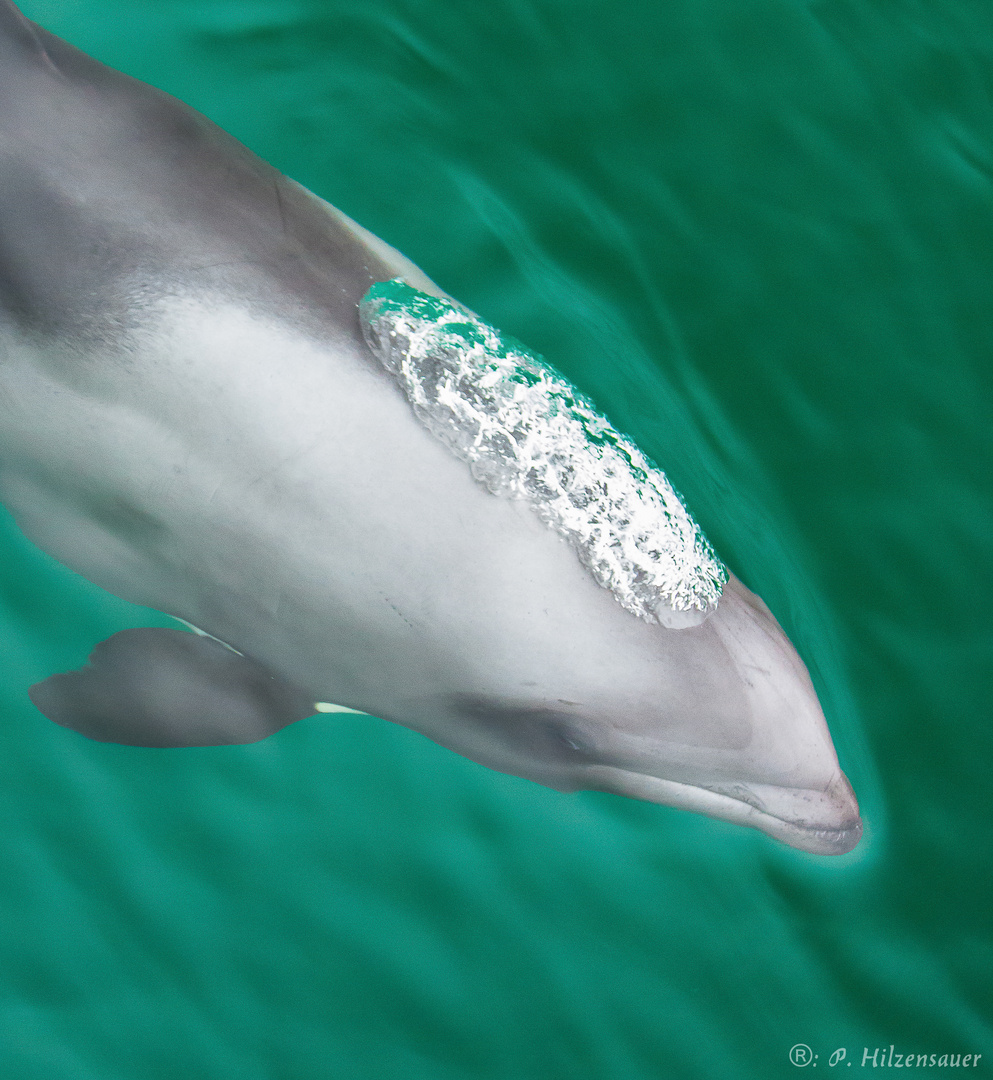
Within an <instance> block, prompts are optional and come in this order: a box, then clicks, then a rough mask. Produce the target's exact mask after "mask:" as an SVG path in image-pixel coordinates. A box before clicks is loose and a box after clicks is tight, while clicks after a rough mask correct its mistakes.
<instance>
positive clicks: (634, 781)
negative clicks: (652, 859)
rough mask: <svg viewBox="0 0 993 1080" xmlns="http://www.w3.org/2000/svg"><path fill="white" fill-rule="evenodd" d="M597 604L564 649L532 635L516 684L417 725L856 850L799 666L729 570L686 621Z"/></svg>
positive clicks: (488, 753) (464, 700)
mask: <svg viewBox="0 0 993 1080" xmlns="http://www.w3.org/2000/svg"><path fill="white" fill-rule="evenodd" d="M615 607H616V605H615ZM597 614H599V616H600V618H599V619H598V620H597V625H596V626H588V627H587V628H586V630H585V632H583V633H580V634H577V633H576V628H575V625H573V628H572V632H571V633H569V634H568V637H567V641H568V643H569V645H568V647H566V648H565V649H562V648H559V647H556V646H552V645H551V644H550V642H549V641H548V639H547V638H544V639H542V637H541V636H540V635H539V636H538V637H537V638H535V639H532V640H531V641H530V642H529V643H528V647H527V649H526V650H524V651H526V652H527V653H528V654H529V658H528V659H525V658H524V657H523V656H522V658H521V663H522V665H523V666H524V668H525V669H527V673H528V674H530V676H531V678H528V679H522V680H521V683H520V691H519V693H517V694H515V695H513V696H508V695H507V693H506V684H504V686H503V687H502V688H501V691H500V692H495V691H487V690H486V689H481V690H477V691H476V692H468V693H458V694H454V695H452V696H451V697H450V698H449V700H448V702H447V705H446V707H445V708H444V710H443V711H444V712H445V713H446V714H447V716H446V722H445V723H444V724H443V727H442V728H441V733H440V734H439V732H438V730H437V729H435V730H432V729H433V728H434V725H428V727H427V728H426V730H427V732H428V734H430V735H431V736H432V737H433V738H436V739H437V740H438V741H440V742H443V743H445V744H446V745H449V746H451V747H452V748H453V749H455V750H457V751H458V752H459V753H461V754H463V755H465V756H466V757H469V758H472V759H473V760H475V761H478V762H480V763H481V764H484V765H487V766H489V767H491V768H495V769H498V770H500V771H503V772H508V773H512V774H514V775H518V776H523V777H526V778H528V779H531V780H535V781H537V782H539V783H542V784H545V785H547V786H550V787H554V788H557V789H559V790H563V791H573V790H584V789H585V790H598V791H608V792H613V793H615V794H618V795H625V796H629V797H632V798H638V799H644V800H647V801H649V802H656V803H661V804H664V805H668V806H674V807H679V808H682V809H686V810H693V811H696V812H698V813H702V814H706V815H709V816H710V817H714V818H720V819H723V820H726V821H731V822H735V823H737V824H742V825H749V826H752V827H754V828H757V829H760V830H761V831H763V832H765V833H767V834H768V835H769V836H772V837H774V838H776V839H778V840H781V841H783V842H785V843H787V844H789V845H790V846H792V847H795V848H798V849H800V850H802V851H808V852H812V853H815V854H822V855H833V854H843V853H845V852H847V851H850V850H851V849H852V848H853V847H855V845H856V844H857V843H858V840H859V837H860V836H861V833H862V822H861V819H860V817H859V809H858V803H857V802H856V799H855V795H854V793H853V791H852V788H851V786H850V784H849V783H848V780H847V779H846V777H845V775H844V773H843V772H842V771H841V769H840V767H839V765H838V759H837V756H836V754H835V751H834V747H833V744H832V741H831V736H830V734H829V733H828V728H827V724H826V722H825V719H824V714H823V712H822V711H821V707H820V705H819V703H818V700H817V696H816V694H815V692H814V688H813V686H812V684H811V681H810V677H809V675H808V673H807V669H806V667H805V666H804V664H803V661H802V660H801V659H800V657H799V656H798V654H797V652H796V650H795V649H794V648H793V646H792V645H791V644H790V642H789V640H788V638H787V637H786V635H785V634H784V633H783V631H782V629H781V628H780V626H779V624H778V623H777V621H776V619H775V618H774V616H773V615H772V613H771V612H770V611H769V609H768V608H767V607H766V605H765V604H764V603H763V602H762V601H761V600H760V599H759V598H758V597H757V596H756V595H755V594H754V593H752V592H750V591H749V590H748V589H747V588H746V587H745V586H744V585H743V584H742V583H741V582H740V581H739V580H738V579H737V578H735V577H733V576H732V577H730V580H729V581H728V584H727V585H726V586H725V588H724V591H723V595H722V597H721V599H720V602H719V604H718V606H717V609H716V610H715V611H714V612H713V613H712V614H711V615H710V616H709V618H707V620H706V621H705V622H704V623H703V624H702V625H698V626H694V627H688V628H683V629H669V628H667V627H664V626H661V625H654V626H650V625H646V624H645V623H643V622H640V621H639V620H636V619H634V618H632V617H631V616H630V615H628V614H627V613H625V612H623V611H618V612H617V613H616V614H615V613H609V614H608V617H607V618H604V617H603V616H604V614H605V613H604V612H599V613H597ZM531 625H535V624H534V623H532V624H531ZM552 632H553V633H556V634H565V628H564V627H562V626H560V627H558V628H557V630H555V631H552ZM501 648H503V650H504V652H507V651H508V647H507V646H506V645H504V646H501ZM570 652H571V653H572V656H571V659H570ZM529 660H530V661H532V662H531V663H530V664H529Z"/></svg>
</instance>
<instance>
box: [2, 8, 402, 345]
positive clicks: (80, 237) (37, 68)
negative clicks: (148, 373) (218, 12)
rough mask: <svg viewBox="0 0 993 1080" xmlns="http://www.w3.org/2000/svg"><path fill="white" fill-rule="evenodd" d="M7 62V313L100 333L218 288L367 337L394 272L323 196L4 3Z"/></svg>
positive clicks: (50, 329)
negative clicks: (175, 299) (369, 302)
mask: <svg viewBox="0 0 993 1080" xmlns="http://www.w3.org/2000/svg"><path fill="white" fill-rule="evenodd" d="M0 57H2V58H3V65H2V68H3V72H2V74H0V308H2V313H3V315H5V316H6V317H7V318H9V319H13V320H16V321H17V322H18V323H19V324H21V325H23V326H26V327H31V328H32V329H34V330H36V331H39V332H41V333H44V334H51V335H58V336H59V337H61V338H65V337H66V336H71V337H78V338H80V339H84V340H91V341H92V340H94V338H96V339H99V338H101V337H102V336H105V335H108V334H110V335H113V334H115V333H116V332H118V331H119V330H120V328H122V327H124V326H126V325H127V324H128V323H129V322H133V320H134V319H135V318H136V317H138V318H140V312H141V310H142V298H143V296H146V297H147V298H148V299H153V298H154V297H155V295H156V294H159V295H161V294H169V293H171V292H172V291H174V290H184V291H202V292H214V293H217V292H220V293H222V294H224V293H226V294H229V295H231V296H237V297H238V299H239V302H240V303H242V304H251V305H253V306H254V307H256V308H257V310H258V311H259V312H260V313H264V312H265V311H275V312H278V313H279V316H280V317H281V318H283V319H285V318H286V312H287V309H288V307H290V306H292V307H293V308H294V309H295V311H294V314H295V317H296V318H297V319H298V321H299V325H300V328H301V329H306V330H307V331H308V332H311V333H314V334H317V335H327V334H328V333H336V334H341V333H343V332H344V333H347V334H349V335H352V334H354V335H356V340H357V335H358V324H357V319H356V305H357V303H358V301H359V300H360V299H361V297H362V295H363V294H364V293H365V291H366V290H367V288H368V287H369V285H370V284H372V282H373V281H376V280H382V279H383V278H385V277H389V276H390V273H391V268H390V267H388V266H386V265H385V264H384V263H382V262H381V261H380V260H379V259H377V257H376V255H375V253H374V252H372V251H371V250H370V249H369V247H368V246H367V245H365V244H363V243H362V242H361V241H360V240H359V239H358V238H357V237H356V235H355V233H354V232H353V231H352V230H350V229H349V228H348V227H347V226H346V225H345V224H344V223H343V222H342V221H340V220H338V219H336V218H335V217H334V216H332V215H331V214H329V213H328V209H327V208H326V206H325V205H324V204H323V203H321V202H320V200H317V199H315V198H314V197H313V196H311V195H309V193H307V192H306V191H304V189H303V188H301V187H299V185H297V184H294V183H293V182H292V181H289V180H287V178H286V177H284V176H283V175H282V174H280V173H279V172H278V171H277V170H276V169H274V168H273V167H272V166H270V165H268V164H267V163H265V162H264V161H262V160H261V159H259V158H258V157H256V156H255V155H254V154H252V153H251V152H250V151H248V150H247V149H246V148H245V147H244V146H243V145H242V144H241V143H239V142H238V141H237V140H236V139H234V138H233V137H232V136H230V135H228V134H227V133H225V132H224V131H222V130H221V129H220V128H218V127H217V126H216V125H214V124H213V123H211V122H210V121H209V120H207V119H206V118H205V117H203V116H201V115H200V114H198V113H197V112H195V111H194V110H193V109H190V108H189V107H188V106H186V105H184V104H183V103H181V102H179V101H177V100H176V99H175V98H173V97H171V96H170V95H168V94H165V93H163V92H161V91H159V90H156V89H154V88H153V87H151V86H148V85H146V84H144V83H142V82H139V81H138V80H136V79H132V78H130V77H129V76H127V75H123V74H121V73H120V72H116V71H113V70H112V69H110V68H107V67H105V66H104V65H102V64H100V63H99V62H97V61H95V60H93V59H91V58H90V57H88V56H86V55H85V54H84V53H82V52H80V51H79V50H78V49H75V48H74V47H72V46H71V45H68V44H67V43H66V42H64V41H61V40H60V39H59V38H56V37H55V36H54V35H52V34H49V33H48V32H46V31H45V30H43V29H41V28H40V27H35V26H34V25H33V24H30V23H28V22H27V21H26V20H25V19H24V18H23V17H22V16H21V15H20V14H19V13H18V12H17V11H16V9H15V8H13V7H12V5H10V4H9V3H8V2H7V0H0ZM96 312H99V313H100V316H99V317H100V318H102V320H103V325H100V324H99V323H95V322H94V319H95V314H94V313H96Z"/></svg>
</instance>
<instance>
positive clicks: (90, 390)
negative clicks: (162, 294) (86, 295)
mask: <svg viewBox="0 0 993 1080" xmlns="http://www.w3.org/2000/svg"><path fill="white" fill-rule="evenodd" d="M125 344H126V347H118V348H117V349H116V350H115V355H114V356H113V363H108V359H109V358H108V356H106V355H104V356H103V357H101V358H100V360H101V362H100V365H99V367H97V366H96V365H94V364H93V363H91V361H90V359H89V358H88V357H87V356H85V355H84V356H81V357H67V356H66V355H56V354H46V353H45V350H44V349H43V348H40V347H39V346H37V345H35V344H29V343H26V342H19V343H16V344H15V343H8V347H7V361H6V363H5V364H4V367H3V375H2V378H3V385H4V391H3V392H4V395H5V397H6V400H7V402H8V406H7V408H6V410H5V414H4V421H3V422H4V424H5V425H6V431H5V432H4V440H5V445H6V446H7V447H8V453H7V461H6V465H5V468H4V472H3V476H2V480H0V483H2V487H3V490H2V496H3V499H4V501H5V502H6V503H7V505H8V506H9V507H10V508H11V510H12V512H13V513H14V515H15V517H16V518H17V520H18V522H19V523H20V524H21V526H22V528H23V529H24V530H25V532H26V533H27V534H28V535H29V536H30V537H31V538H32V539H33V540H34V541H35V542H36V543H38V544H39V545H40V546H41V547H43V548H44V549H45V550H47V551H49V552H51V553H52V554H54V555H55V556H56V557H57V558H58V559H60V561H62V562H64V563H66V565H68V566H70V567H72V568H73V569H74V570H76V571H77V572H79V573H81V574H82V575H83V576H85V577H87V578H89V579H90V580H92V581H95V582H96V583H98V584H100V585H101V586H103V587H105V588H107V589H108V590H110V591H112V592H114V593H115V594H117V595H119V596H122V597H124V598H125V599H128V600H131V601H133V602H136V603H141V604H146V605H148V606H151V607H156V608H158V609H160V610H165V611H168V612H170V613H171V614H174V615H177V616H179V617H180V618H183V619H186V620H188V621H189V622H191V623H193V624H195V625H197V626H200V627H202V628H203V629H205V630H207V631H208V632H209V633H211V634H213V635H215V636H217V637H219V638H221V639H222V640H226V641H229V642H231V643H232V644H235V645H236V646H237V647H239V648H242V649H246V650H249V651H251V652H252V653H253V654H254V655H257V656H260V657H262V658H264V659H265V660H266V662H267V663H269V664H271V665H272V666H273V667H275V668H276V669H277V670H279V671H280V672H282V673H283V674H285V675H286V676H287V677H288V678H291V679H293V680H294V681H295V682H297V683H298V684H302V685H305V686H307V687H308V688H309V689H312V690H313V692H314V694H315V697H318V698H319V697H330V698H332V699H333V700H338V701H342V702H343V703H346V704H347V703H348V702H349V701H362V702H364V703H365V705H366V707H367V708H368V707H369V702H370V700H372V701H373V702H375V701H376V700H377V698H378V699H381V700H382V699H384V695H383V690H382V680H381V678H380V677H379V670H380V669H379V668H372V669H370V664H369V659H368V652H369V649H370V648H375V650H376V653H377V655H378V656H380V657H381V658H382V659H381V663H382V665H383V666H384V667H388V668H389V670H390V672H391V679H390V684H391V685H399V686H402V687H403V688H404V690H403V693H404V698H405V700H404V701H391V700H388V699H385V700H382V704H383V709H384V711H391V710H393V709H399V708H402V707H403V706H404V705H407V706H409V705H410V704H411V703H412V702H416V701H417V700H418V699H423V700H427V699H429V698H430V699H436V698H437V697H438V696H439V693H442V694H443V693H445V692H446V691H451V692H453V693H454V692H458V690H459V689H460V688H462V687H464V686H466V685H474V686H477V687H479V691H480V692H481V693H485V692H487V691H488V690H489V689H490V688H491V687H494V688H495V687H502V688H503V692H504V693H506V688H507V686H508V684H510V685H514V684H517V685H519V686H520V688H521V692H522V693H525V692H526V688H527V687H528V686H529V685H533V684H534V683H535V682H537V681H538V680H539V679H540V680H542V681H547V679H548V678H549V674H550V672H551V673H554V670H555V667H556V664H557V663H560V664H561V667H562V669H563V671H566V670H570V671H571V670H574V669H575V666H576V662H577V659H582V660H583V661H584V662H585V665H586V668H587V670H590V671H593V670H595V669H596V667H597V665H598V663H600V662H601V661H600V657H599V656H598V650H596V649H593V648H592V647H591V649H590V653H589V655H588V656H586V657H582V650H583V642H584V636H583V635H582V634H581V633H580V634H578V635H577V632H576V631H577V625H576V624H577V620H582V619H589V618H590V611H591V608H590V604H591V603H592V605H593V611H594V612H596V613H597V614H598V615H599V623H600V625H599V628H598V631H599V633H600V634H602V633H603V630H604V624H607V625H609V624H610V623H612V622H614V623H616V625H617V632H618V633H620V634H624V633H629V634H630V632H631V630H632V629H633V630H635V631H638V630H641V629H642V627H641V626H640V625H639V624H638V623H636V622H634V621H633V620H631V619H630V618H629V617H628V616H627V615H626V614H625V613H624V612H623V611H621V610H620V609H619V608H618V607H617V605H616V603H615V602H614V600H613V598H612V597H611V596H610V594H609V593H608V592H606V591H604V590H603V589H601V588H599V587H598V586H597V585H596V584H595V583H594V582H593V581H592V580H591V579H590V578H589V576H588V575H587V574H586V572H585V571H584V570H583V568H582V567H581V566H580V564H579V563H578V561H577V560H576V558H575V555H574V553H573V552H572V551H571V550H570V549H569V548H568V547H567V546H566V545H565V544H564V543H562V542H561V541H560V540H559V539H558V538H557V537H556V536H555V535H554V534H553V533H552V532H550V531H549V530H548V529H546V528H545V527H544V526H542V525H541V523H540V522H539V521H538V520H537V519H536V518H535V517H534V515H533V514H532V513H531V512H530V511H529V510H528V509H527V508H526V507H524V506H522V505H521V504H518V503H515V502H513V501H509V500H503V499H496V498H494V497H493V496H492V495H490V494H489V493H488V492H486V491H485V490H484V489H483V488H481V487H480V486H479V485H478V484H476V483H475V482H474V481H473V480H472V479H471V477H470V475H469V473H468V470H466V469H465V467H464V466H463V465H462V463H460V462H459V461H457V460H456V459H455V458H454V457H453V456H452V455H451V454H450V453H449V452H448V451H447V450H446V449H445V448H444V447H443V446H442V445H441V444H439V443H438V442H437V441H436V440H435V439H434V438H432V437H431V436H430V434H429V433H428V432H427V431H426V430H424V429H423V428H422V427H421V426H420V425H418V424H416V423H415V422H413V420H412V417H411V415H410V410H409V405H408V404H407V403H406V401H405V400H404V399H403V398H402V396H401V394H400V393H399V392H398V391H397V389H396V388H395V386H394V385H393V384H392V382H391V381H390V380H389V379H388V378H387V377H386V376H385V375H384V374H383V373H381V372H380V371H378V370H377V369H376V367H375V366H374V364H373V363H372V362H370V358H369V357H368V356H367V355H364V354H363V353H362V346H361V342H360V341H358V340H356V341H351V340H349V339H347V338H345V339H343V340H340V341H337V342H332V343H329V344H328V345H325V346H322V345H320V344H318V343H315V342H313V341H311V340H308V339H307V338H306V337H304V336H302V335H298V334H295V333H294V332H293V331H291V330H289V329H287V328H285V327H283V326H276V325H273V324H272V323H267V322H265V321H262V320H259V319H257V318H254V317H253V316H252V315H250V314H249V313H247V312H245V311H242V310H239V309H237V308H234V307H231V306H230V305H222V304H218V305H207V304H203V303H202V302H193V301H182V302H170V303H169V304H167V305H165V306H164V308H163V310H162V311H161V313H160V314H159V315H158V317H157V319H156V320H155V321H154V322H150V323H149V324H147V327H146V329H145V330H143V331H141V332H139V333H137V334H134V335H131V336H130V337H128V338H127V339H125ZM108 369H110V370H111V371H113V372H115V377H108V376H107V372H108ZM94 370H96V371H98V372H99V375H92V374H91V372H92V371H94ZM73 376H75V377H73ZM121 376H123V377H121ZM56 433H57V438H56V437H55V435H56ZM67 448H69V452H68V455H67ZM67 461H68V462H69V464H68V465H67ZM400 520H402V521H403V523H404V526H403V528H402V530H400V529H398V526H397V522H398V521H400ZM234 553H236V555H237V557H233V554H234ZM525 626H530V627H532V634H531V637H530V639H529V637H528V634H527V633H522V627H525ZM440 628H443V633H439V629H440ZM645 629H648V628H645ZM536 635H537V637H540V641H538V640H536ZM635 636H637V635H635ZM601 640H602V638H601ZM439 642H443V643H444V644H443V647H440V646H439V645H438V643H439ZM453 643H454V645H453ZM537 644H540V645H541V660H540V662H539V661H538V660H537V659H536V657H537V654H536V651H535V646H536V645H537ZM556 649H557V650H558V653H559V656H558V657H556V655H555V653H556ZM549 650H551V653H550V652H549ZM539 664H540V670H538V667H539ZM636 666H637V665H636V664H635V663H633V664H632V671H634V670H635V668H636ZM635 683H636V684H635ZM642 683H643V680H635V682H634V683H633V684H632V685H630V687H629V688H628V690H627V693H629V694H630V696H631V700H632V702H634V701H635V700H636V699H637V697H638V695H639V694H641V693H644V691H645V690H646V687H645V686H644V685H642ZM567 689H568V692H569V693H571V694H573V695H575V694H576V693H577V690H576V687H575V685H574V680H573V684H572V685H570V686H569V687H568V688H567ZM618 689H619V691H620V692H621V693H622V694H623V693H625V691H624V688H623V687H619V688H618ZM647 689H650V688H647ZM563 693H566V687H565V685H564V684H563Z"/></svg>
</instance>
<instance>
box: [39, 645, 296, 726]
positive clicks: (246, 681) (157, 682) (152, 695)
mask: <svg viewBox="0 0 993 1080" xmlns="http://www.w3.org/2000/svg"><path fill="white" fill-rule="evenodd" d="M29 693H30V695H31V700H32V701H33V702H34V703H35V706H36V707H37V708H38V709H39V710H40V711H41V712H43V713H44V714H45V715H46V716H47V717H48V718H49V719H50V720H54V721H55V723H57V724H61V725H62V726H63V727H67V728H72V729H73V731H78V732H79V733H80V734H82V735H85V736H87V738H90V739H97V740H99V741H100V742H115V743H123V744H125V745H127V746H157V747H167V746H223V745H228V744H234V743H251V742H257V741H258V740H259V739H264V738H265V737H266V736H267V735H271V734H272V733H273V732H274V731H278V730H279V729H280V728H283V727H286V725H287V724H292V723H293V721H294V720H302V719H303V718H304V717H305V716H310V715H311V714H312V713H313V712H314V711H315V706H314V700H313V697H312V696H310V695H307V694H306V693H304V692H303V691H300V690H298V689H297V688H296V687H294V686H291V685H290V684H289V683H287V682H286V681H285V680H284V679H282V678H281V677H279V676H277V675H273V674H272V672H270V671H269V670H268V668H266V667H264V666H263V665H262V664H260V663H259V662H258V661H257V660H253V659H252V658H251V657H248V656H242V655H241V654H240V653H237V652H235V651H233V650H232V649H230V648H228V647H226V646H225V645H223V644H222V643H221V642H219V641H217V640H215V639H214V638H211V637H206V636H198V635H195V634H188V633H186V632H185V631H182V630H166V629H158V628H151V627H149V628H144V629H140V630H122V631H121V632H120V633H118V634H114V636H113V637H110V638H108V639H107V640H106V641H103V642H101V643H100V644H99V645H97V647H96V648H95V649H94V650H93V653H92V654H91V656H90V660H89V663H88V664H87V665H86V667H84V668H81V669H80V670H78V671H68V672H65V673H64V674H61V675H52V676H51V677H50V678H48V679H45V681H44V682H40V683H36V684H35V685H34V686H32V687H31V689H30V691H29Z"/></svg>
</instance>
